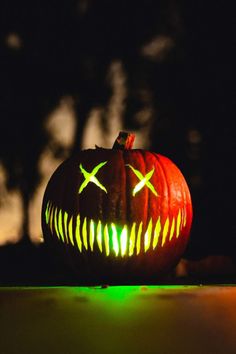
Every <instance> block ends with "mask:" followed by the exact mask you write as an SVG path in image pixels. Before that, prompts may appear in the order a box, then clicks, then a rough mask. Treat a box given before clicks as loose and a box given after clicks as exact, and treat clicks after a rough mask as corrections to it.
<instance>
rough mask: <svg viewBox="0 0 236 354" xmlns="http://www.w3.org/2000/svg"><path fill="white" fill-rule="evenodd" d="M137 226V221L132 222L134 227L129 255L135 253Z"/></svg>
mask: <svg viewBox="0 0 236 354" xmlns="http://www.w3.org/2000/svg"><path fill="white" fill-rule="evenodd" d="M135 228H136V222H134V223H133V224H132V228H131V232H130V240H129V256H132V255H133V253H134V247H135V238H136V233H135Z"/></svg>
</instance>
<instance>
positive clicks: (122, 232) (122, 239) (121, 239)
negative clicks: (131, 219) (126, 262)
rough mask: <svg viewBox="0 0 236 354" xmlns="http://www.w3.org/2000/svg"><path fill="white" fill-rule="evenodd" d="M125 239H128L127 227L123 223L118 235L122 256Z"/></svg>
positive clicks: (125, 243) (122, 254) (125, 245)
mask: <svg viewBox="0 0 236 354" xmlns="http://www.w3.org/2000/svg"><path fill="white" fill-rule="evenodd" d="M127 239H128V229H127V225H125V226H124V227H123V230H122V231H121V235H120V248H121V256H122V257H123V256H124V255H125V253H126V247H127Z"/></svg>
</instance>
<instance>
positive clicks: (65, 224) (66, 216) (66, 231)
mask: <svg viewBox="0 0 236 354" xmlns="http://www.w3.org/2000/svg"><path fill="white" fill-rule="evenodd" d="M67 220H68V213H67V212H66V211H65V212H64V230H65V236H66V237H65V239H66V243H68V230H67Z"/></svg>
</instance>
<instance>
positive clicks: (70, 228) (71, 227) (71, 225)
mask: <svg viewBox="0 0 236 354" xmlns="http://www.w3.org/2000/svg"><path fill="white" fill-rule="evenodd" d="M68 231H69V239H70V242H71V243H72V245H73V246H74V240H73V216H71V218H70V221H69V227H68Z"/></svg>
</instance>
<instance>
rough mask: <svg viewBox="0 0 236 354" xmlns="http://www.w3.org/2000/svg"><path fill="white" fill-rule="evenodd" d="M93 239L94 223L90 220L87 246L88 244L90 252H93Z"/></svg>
mask: <svg viewBox="0 0 236 354" xmlns="http://www.w3.org/2000/svg"><path fill="white" fill-rule="evenodd" d="M94 239H95V232H94V221H93V220H92V219H91V220H90V231H89V244H90V248H91V251H93V244H94Z"/></svg>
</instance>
